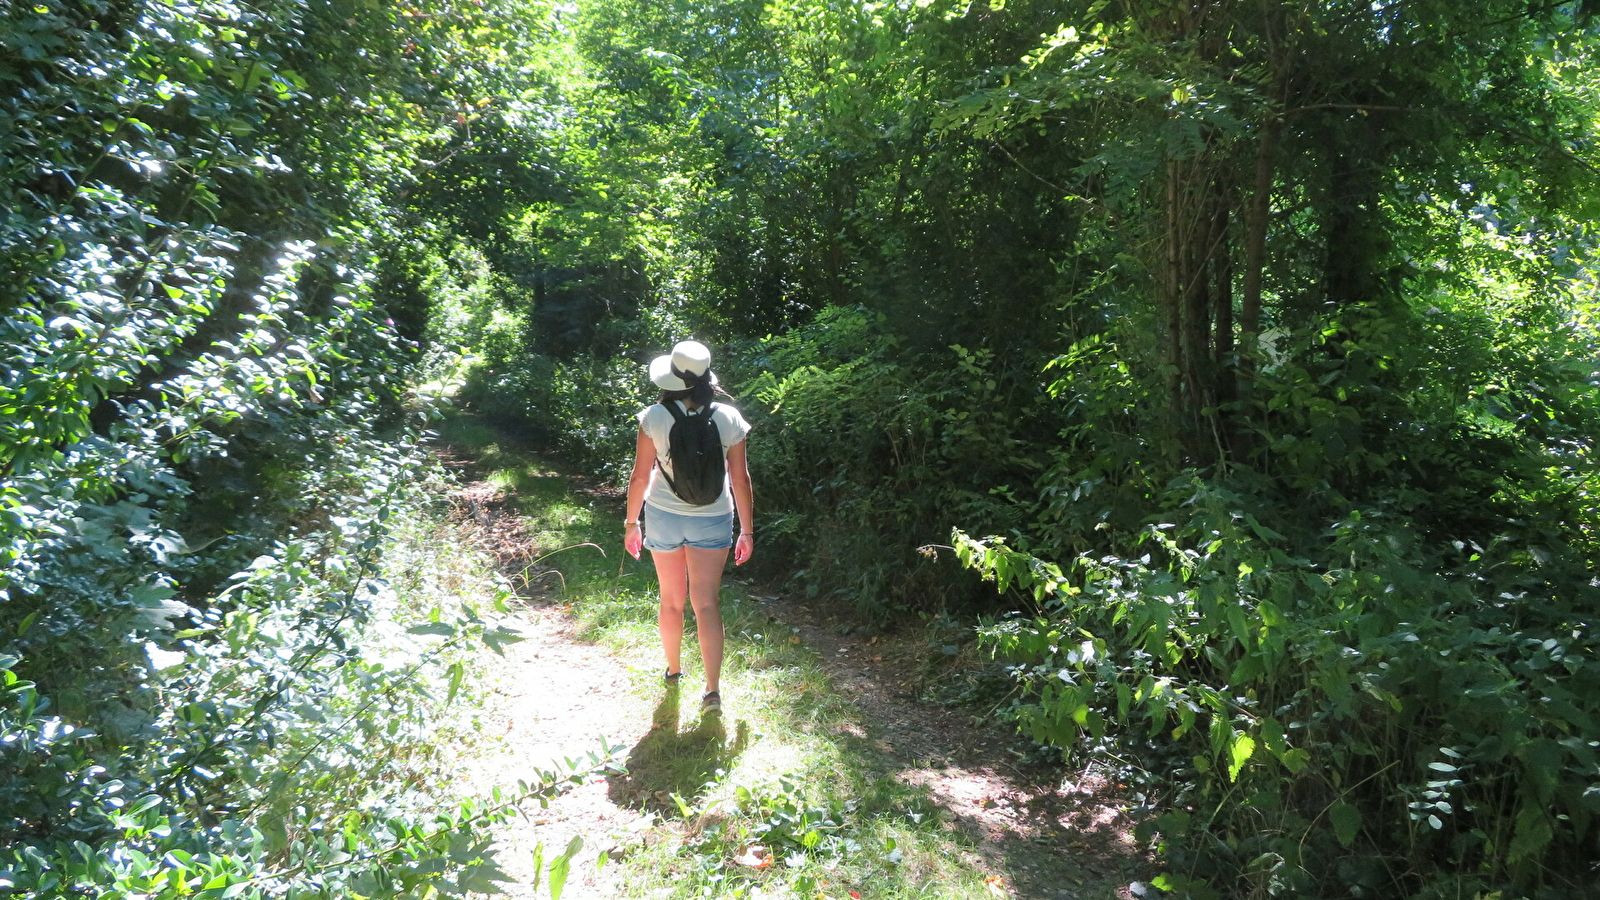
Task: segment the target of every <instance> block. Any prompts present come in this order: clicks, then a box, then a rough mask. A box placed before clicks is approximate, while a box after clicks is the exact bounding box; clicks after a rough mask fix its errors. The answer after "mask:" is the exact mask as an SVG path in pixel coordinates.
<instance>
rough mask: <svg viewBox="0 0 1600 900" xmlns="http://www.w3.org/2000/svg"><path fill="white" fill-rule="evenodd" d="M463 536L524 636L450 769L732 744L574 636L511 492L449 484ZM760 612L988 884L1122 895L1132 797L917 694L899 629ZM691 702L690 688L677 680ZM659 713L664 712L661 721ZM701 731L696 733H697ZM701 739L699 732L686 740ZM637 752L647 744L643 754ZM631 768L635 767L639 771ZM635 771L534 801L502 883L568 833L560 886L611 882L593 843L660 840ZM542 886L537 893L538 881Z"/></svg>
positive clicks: (504, 858)
mask: <svg viewBox="0 0 1600 900" xmlns="http://www.w3.org/2000/svg"><path fill="white" fill-rule="evenodd" d="M454 502H455V507H456V516H455V518H456V519H457V521H458V523H459V527H460V529H461V533H462V535H463V538H464V539H466V540H471V541H473V542H474V543H475V544H477V545H478V546H480V547H483V548H484V549H486V550H488V551H490V552H492V553H494V554H495V556H496V557H497V558H498V559H499V560H500V562H501V564H502V565H503V567H504V568H505V570H506V571H507V573H508V574H510V575H511V576H513V581H514V582H516V583H517V585H518V587H519V590H520V592H521V593H522V594H523V597H524V600H525V605H524V607H523V608H522V609H521V610H520V611H519V612H518V613H517V614H516V616H515V620H514V621H513V622H512V623H510V624H513V625H515V626H516V627H518V628H519V629H520V630H521V631H522V632H523V634H524V635H525V636H526V640H524V641H523V642H521V643H518V644H515V645H512V646H511V647H509V648H508V649H507V651H506V655H505V657H504V658H496V659H494V660H493V661H492V662H491V663H490V668H489V672H488V674H487V684H486V685H485V687H486V689H487V690H486V693H487V695H488V704H487V708H486V710H485V712H484V713H483V714H482V717H481V723H482V729H483V731H484V733H485V734H487V735H491V736H492V738H491V739H490V740H487V741H485V742H484V745H483V746H484V747H485V748H486V749H485V750H483V751H481V752H479V753H478V754H477V755H476V756H475V757H474V758H471V759H464V760H463V761H462V766H463V768H462V772H461V777H462V778H463V779H464V780H467V781H468V782H469V783H471V784H473V785H475V786H476V787H477V790H474V791H473V793H483V792H485V791H486V790H487V789H488V787H490V786H492V785H506V786H511V785H514V784H515V782H516V780H517V779H518V778H525V777H528V775H529V773H530V767H549V766H550V765H551V764H552V762H558V761H559V760H560V759H561V757H562V755H563V754H566V753H572V752H574V749H575V748H576V749H578V750H580V751H581V750H583V749H586V748H595V749H598V748H599V747H600V743H601V742H600V736H602V735H603V736H604V737H605V738H607V739H609V741H610V742H611V743H612V744H613V745H622V746H624V747H633V748H635V755H636V756H638V755H641V754H640V753H639V752H638V751H639V748H641V747H643V746H644V745H646V744H648V743H650V742H651V741H673V742H677V743H694V742H697V741H698V742H701V743H704V744H705V745H706V746H705V748H704V749H705V750H706V755H707V759H708V761H709V763H708V764H714V762H715V759H716V758H717V757H719V756H722V755H727V756H728V757H729V758H732V757H735V756H737V753H738V750H739V742H741V741H743V740H746V739H747V736H746V735H744V734H742V733H740V734H737V735H728V734H726V733H724V732H721V731H719V730H718V729H719V726H720V722H718V721H715V720H714V719H707V718H705V717H702V718H701V719H699V720H698V721H695V722H694V723H693V724H692V725H691V726H690V727H689V728H688V729H687V730H684V729H682V728H680V726H679V725H678V721H677V720H678V718H679V711H678V709H677V707H676V705H674V704H672V703H670V702H663V703H660V704H658V705H656V706H655V707H654V708H653V709H652V708H650V707H649V706H648V701H646V700H644V699H642V698H640V697H639V696H637V695H636V694H635V693H633V692H631V691H630V690H629V689H628V685H629V683H630V680H631V679H632V678H633V677H634V675H633V673H634V672H639V671H650V670H651V667H652V666H654V665H655V662H654V659H653V657H650V658H643V659H626V658H622V657H620V656H618V655H616V654H614V653H612V652H610V651H608V650H606V649H605V648H602V647H598V646H595V645H593V644H589V643H585V642H583V641H582V640H580V639H578V638H577V636H576V634H575V630H574V620H573V617H572V616H571V614H570V612H569V610H568V609H566V608H565V607H563V606H561V605H558V604H553V603H551V602H550V601H548V600H547V599H544V595H543V592H542V591H541V590H540V582H541V572H540V571H539V570H538V569H537V567H534V568H532V569H530V568H529V566H530V563H531V561H532V560H534V559H536V558H537V557H538V548H537V547H534V546H532V545H531V544H530V542H529V540H528V538H527V536H526V533H525V531H524V529H523V527H522V525H521V523H520V521H519V520H518V518H517V515H516V513H515V511H514V510H513V509H512V507H511V505H510V504H509V503H508V502H506V498H505V497H503V496H501V495H500V492H499V491H498V490H497V489H496V488H494V487H493V486H491V485H488V484H485V483H482V482H478V483H475V484H471V485H468V486H466V487H465V488H463V489H462V490H461V491H460V492H459V494H458V495H457V496H456V498H455V501H454ZM758 599H759V601H760V602H762V603H764V604H766V606H767V609H768V613H769V615H770V616H772V617H773V618H774V619H775V620H777V621H782V622H784V623H786V624H789V625H792V626H793V627H795V628H797V629H799V633H800V635H801V638H802V640H804V641H805V642H807V643H808V644H809V645H810V646H811V647H813V648H815V650H816V651H817V652H818V653H819V654H820V655H821V657H822V658H823V660H824V661H825V666H826V669H827V671H828V672H829V673H830V676H831V679H832V681H833V683H834V685H835V686H836V688H837V690H838V691H839V692H840V693H841V694H842V695H843V696H844V697H846V698H848V699H849V700H850V701H851V702H852V703H853V704H854V705H855V706H856V707H857V709H859V716H857V717H855V720H854V723H853V724H850V725H847V726H846V729H845V731H846V733H845V734H841V735H840V739H841V740H845V741H848V742H851V743H852V744H853V745H854V746H855V747H856V748H857V749H859V751H860V752H861V753H862V754H863V757H864V758H865V759H866V760H868V761H869V764H871V765H872V766H874V767H875V768H876V769H877V770H878V771H879V772H880V773H881V777H883V778H893V779H897V780H899V781H901V782H903V783H906V784H911V785H916V786H919V787H922V788H924V789H925V790H926V791H927V792H928V795H929V797H930V798H931V799H932V800H933V802H935V803H937V804H938V805H940V806H942V807H944V808H945V809H946V810H948V811H949V813H950V815H951V817H952V820H953V821H954V822H955V823H956V825H957V827H960V828H962V829H964V830H965V831H966V832H967V833H968V834H969V835H970V836H971V838H972V839H973V840H974V842H975V843H976V844H977V845H978V847H979V849H980V853H981V854H982V855H983V856H984V857H985V859H986V861H987V863H988V864H989V865H990V867H991V868H992V870H993V871H1000V872H1006V873H1009V879H1008V881H1007V882H1006V883H1004V884H998V883H997V884H994V885H991V890H992V891H993V892H994V893H995V895H997V896H1010V897H1015V898H1019V900H1066V898H1073V900H1078V898H1081V900H1103V898H1112V897H1117V898H1132V897H1134V896H1136V895H1135V894H1134V893H1133V892H1132V891H1131V890H1130V888H1129V885H1130V884H1131V883H1133V882H1142V881H1144V880H1146V879H1147V878H1148V877H1149V876H1150V875H1151V874H1152V871H1151V869H1152V867H1151V863H1150V860H1149V858H1148V854H1147V853H1145V852H1144V851H1143V850H1142V848H1140V847H1138V846H1136V844H1135V842H1134V840H1133V837H1132V834H1131V831H1132V827H1131V826H1132V823H1131V822H1130V820H1129V819H1128V818H1127V817H1126V816H1125V814H1124V813H1123V812H1122V810H1123V809H1125V808H1127V806H1128V805H1129V803H1130V802H1131V801H1130V800H1128V799H1127V798H1125V797H1124V796H1122V793H1121V786H1120V785H1117V784H1115V783H1114V782H1112V781H1110V780H1108V779H1107V778H1104V777H1099V776H1096V775H1093V774H1090V773H1083V772H1063V771H1061V770H1060V769H1059V768H1057V767H1050V766H1043V765H1038V764H1026V763H1024V761H1023V760H1021V759H1019V758H1018V756H1017V754H1016V753H1015V751H1014V750H1013V749H1012V745H1013V743H1014V735H1013V734H1012V733H1011V732H1010V731H1009V729H1006V728H1004V727H1000V726H994V727H987V726H985V725H983V724H982V723H979V722H975V721H974V719H973V716H972V713H971V712H962V711H956V710H952V709H949V708H945V707H942V706H939V705H935V704H931V703H927V702H923V701H921V700H919V699H917V698H916V696H914V694H913V693H912V691H911V690H909V689H908V688H909V686H911V685H913V684H915V683H916V680H917V678H919V677H920V676H921V668H920V663H919V661H918V660H919V656H918V655H919V654H925V653H926V652H927V649H926V646H925V644H923V643H922V642H921V641H919V640H917V639H915V638H910V637H895V636H892V635H891V636H886V637H885V636H877V637H868V636H865V635H860V634H841V633H840V631H839V630H838V629H836V628H834V627H833V626H832V625H831V624H830V623H827V622H825V621H820V620H819V618H818V616H817V615H815V614H814V612H813V611H812V610H811V609H809V608H808V607H807V606H806V605H804V604H803V603H800V602H797V601H794V600H791V599H786V598H783V597H779V596H762V597H759V598H758ZM683 690H684V695H685V697H686V698H688V699H687V700H686V702H690V703H692V702H693V698H694V697H696V696H697V694H698V692H697V691H695V690H692V689H691V688H684V689H683ZM668 719H670V720H671V721H667V720H668ZM702 732H703V733H702ZM696 746H698V745H696ZM643 755H645V756H648V755H649V754H643ZM635 774H637V773H635ZM637 780H638V779H633V780H630V779H626V778H622V779H619V778H613V779H610V782H609V783H608V782H607V780H606V779H604V778H599V777H596V778H592V779H590V780H588V781H587V782H586V783H584V784H581V785H578V786H576V787H574V788H572V789H571V790H569V791H567V792H566V793H565V794H563V795H562V796H560V797H558V798H557V799H555V800H554V801H552V802H551V803H550V805H549V807H548V808H547V809H542V810H541V809H535V810H531V811H530V814H529V815H528V816H527V817H526V818H525V819H524V820H522V821H521V822H519V823H518V824H516V825H515V826H514V827H512V828H510V829H509V830H508V831H507V832H506V833H505V834H504V835H503V841H502V846H503V848H504V849H503V851H502V854H501V864H502V866H503V867H504V868H505V869H506V871H507V872H508V873H509V874H510V875H511V876H512V877H513V878H514V879H515V881H514V882H513V883H512V884H510V885H508V886H507V894H508V895H509V896H511V897H525V898H531V897H533V896H534V891H533V890H532V888H531V887H530V885H531V884H532V883H533V880H534V871H533V867H532V854H533V848H534V847H535V846H536V845H537V844H540V843H541V842H542V844H543V847H544V853H545V858H546V860H548V859H549V858H551V857H553V856H554V855H556V854H557V853H559V852H560V851H561V849H562V848H564V847H565V846H566V845H567V843H568V841H570V840H571V839H572V838H573V837H581V838H583V840H584V842H585V848H584V851H583V852H582V853H581V854H580V856H579V858H578V859H579V863H578V864H575V865H574V867H573V870H572V875H571V878H570V880H569V882H568V885H567V890H566V893H565V894H564V896H565V897H569V898H578V900H587V898H613V897H617V896H620V895H621V891H620V889H619V887H618V885H617V883H616V881H615V878H616V873H617V869H616V868H615V867H612V866H600V867H597V866H596V865H595V859H596V856H597V855H598V854H600V853H601V852H602V851H604V850H608V849H613V848H614V849H616V850H617V852H619V853H620V852H621V849H622V848H624V847H626V846H627V845H629V844H632V843H637V842H638V841H640V840H655V839H661V836H662V834H663V831H662V830H661V828H659V827H657V826H658V824H659V823H660V822H662V821H663V820H662V819H658V818H657V817H656V816H655V813H656V812H663V811H666V802H665V800H664V798H657V797H653V796H651V795H648V794H647V793H644V794H642V793H640V792H639V790H637V789H635V788H633V787H631V785H632V784H634V783H636V782H637ZM540 893H541V896H548V894H547V893H545V892H544V891H543V890H541V892H540Z"/></svg>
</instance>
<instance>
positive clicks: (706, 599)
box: [658, 547, 728, 691]
mask: <svg viewBox="0 0 1600 900" xmlns="http://www.w3.org/2000/svg"><path fill="white" fill-rule="evenodd" d="M683 552H685V553H687V554H688V566H687V568H688V582H689V602H690V603H692V604H693V605H694V621H695V628H696V629H697V631H698V632H699V634H698V637H699V638H700V658H701V660H702V661H704V662H705V666H706V690H707V691H714V690H717V689H718V686H719V685H720V684H721V681H722V606H721V602H720V601H721V594H722V566H723V564H724V563H725V562H727V559H728V548H726V547H724V548H722V549H721V550H702V549H700V548H699V547H685V548H683ZM658 571H659V570H658ZM665 596H666V591H665V589H663V591H662V597H663V598H665ZM663 604H665V600H664V599H663ZM680 604H681V601H680ZM678 626H679V630H680V633H681V631H682V626H683V619H682V614H681V612H680V615H679V619H678Z"/></svg>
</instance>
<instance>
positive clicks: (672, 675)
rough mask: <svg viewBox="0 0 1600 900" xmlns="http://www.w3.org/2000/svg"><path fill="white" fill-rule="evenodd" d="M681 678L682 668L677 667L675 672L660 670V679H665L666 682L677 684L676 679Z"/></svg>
mask: <svg viewBox="0 0 1600 900" xmlns="http://www.w3.org/2000/svg"><path fill="white" fill-rule="evenodd" d="M682 678H683V670H682V669H679V670H678V671H676V672H662V673H661V680H662V681H665V682H666V683H667V684H677V683H678V681H679V680H680V679H682Z"/></svg>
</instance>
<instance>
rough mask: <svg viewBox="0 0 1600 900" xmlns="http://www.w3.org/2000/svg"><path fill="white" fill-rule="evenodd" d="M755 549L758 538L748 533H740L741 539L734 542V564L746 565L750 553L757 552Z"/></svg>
mask: <svg viewBox="0 0 1600 900" xmlns="http://www.w3.org/2000/svg"><path fill="white" fill-rule="evenodd" d="M755 549H756V539H755V537H754V536H752V535H748V534H741V535H739V539H738V540H736V541H734V542H733V564H734V565H736V566H742V565H744V564H745V563H746V562H748V561H749V559H750V554H751V553H753V552H755Z"/></svg>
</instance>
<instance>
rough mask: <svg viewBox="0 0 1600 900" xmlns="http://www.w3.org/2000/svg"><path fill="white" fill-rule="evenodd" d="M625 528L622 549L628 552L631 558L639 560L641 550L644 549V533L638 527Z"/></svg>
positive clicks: (627, 526)
mask: <svg viewBox="0 0 1600 900" xmlns="http://www.w3.org/2000/svg"><path fill="white" fill-rule="evenodd" d="M623 527H624V529H625V530H624V531H623V534H622V547H623V549H624V550H627V551H628V555H629V556H631V557H633V558H634V559H638V558H639V550H640V549H642V548H643V547H644V532H642V531H640V530H639V526H638V525H625V526H623Z"/></svg>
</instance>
